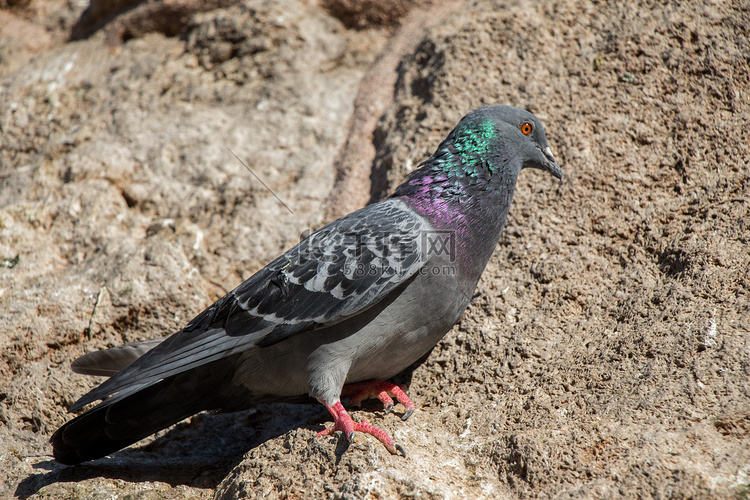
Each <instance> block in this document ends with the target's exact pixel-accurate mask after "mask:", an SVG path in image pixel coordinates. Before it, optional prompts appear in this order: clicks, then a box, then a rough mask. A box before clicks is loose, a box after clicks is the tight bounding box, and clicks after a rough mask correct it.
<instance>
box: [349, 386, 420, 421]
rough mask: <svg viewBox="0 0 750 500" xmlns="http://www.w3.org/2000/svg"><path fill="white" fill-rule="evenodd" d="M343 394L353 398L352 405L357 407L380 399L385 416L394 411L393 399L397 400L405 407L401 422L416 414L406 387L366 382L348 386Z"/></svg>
mask: <svg viewBox="0 0 750 500" xmlns="http://www.w3.org/2000/svg"><path fill="white" fill-rule="evenodd" d="M341 392H342V395H344V396H351V400H350V403H351V404H352V405H355V406H356V405H359V404H360V403H361V402H362V401H364V400H365V399H368V398H378V399H379V400H380V401H382V402H383V407H384V408H385V414H388V413H390V412H391V411H393V405H394V401H393V398H396V400H397V401H398V402H399V403H401V405H402V406H403V407H404V415H403V416H402V417H401V420H406V419H407V418H409V417H410V416H411V415H412V414H413V413H414V408H415V407H414V403H413V402H412V400H411V399H409V396H407V395H406V387H405V386H403V385H400V386H399V385H396V384H391V383H390V382H383V381H382V380H365V381H364V382H354V383H351V384H346V385H345V386H344V388H343V389H342V391H341ZM391 396H392V397H393V398H392V397H391Z"/></svg>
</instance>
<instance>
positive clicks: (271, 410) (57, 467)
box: [15, 404, 327, 498]
mask: <svg viewBox="0 0 750 500" xmlns="http://www.w3.org/2000/svg"><path fill="white" fill-rule="evenodd" d="M325 415H327V413H326V412H325V410H324V409H323V407H322V406H320V405H317V404H315V405H310V404H263V405H257V406H256V407H255V408H253V409H251V410H249V411H242V412H235V413H227V414H199V415H196V416H194V417H193V418H191V419H189V420H187V421H185V422H182V423H180V424H178V425H176V426H175V427H173V428H171V429H169V430H168V431H166V432H163V433H160V435H159V437H157V438H156V439H155V440H154V441H152V442H150V443H148V444H146V445H144V446H141V447H130V448H125V449H123V450H120V451H118V452H116V453H113V454H112V455H111V456H109V457H105V458H100V459H98V460H92V461H90V462H85V463H82V464H78V465H74V466H66V465H62V464H59V463H57V462H55V461H54V460H45V461H41V462H38V463H36V464H34V468H35V469H37V470H44V471H48V472H40V473H39V474H32V475H30V476H29V477H27V478H26V479H24V480H23V481H22V482H21V483H20V484H19V485H18V487H17V488H16V491H15V496H16V497H17V498H26V497H29V496H31V495H33V494H35V493H37V492H38V491H39V490H41V489H42V488H44V487H45V486H48V485H51V484H54V483H65V482H80V481H85V480H88V479H94V478H108V479H120V480H123V481H128V482H146V481H158V482H163V483H167V484H170V485H172V486H177V485H186V486H191V487H195V488H215V487H216V486H217V485H218V484H219V483H220V482H221V481H222V480H223V479H224V478H225V477H226V476H227V475H228V474H229V472H231V470H232V469H233V468H234V467H235V466H236V465H237V464H238V463H239V462H241V461H242V458H243V456H244V455H245V454H246V453H247V452H248V451H250V450H252V449H253V448H255V447H257V446H259V445H261V444H263V443H264V442H266V441H268V440H270V439H273V438H275V437H277V436H280V435H282V434H284V433H286V432H288V431H290V430H292V429H295V428H298V427H306V428H310V429H316V428H318V427H320V425H319V424H320V423H322V422H323V419H322V418H321V417H323V418H324V417H325ZM318 430H320V429H318Z"/></svg>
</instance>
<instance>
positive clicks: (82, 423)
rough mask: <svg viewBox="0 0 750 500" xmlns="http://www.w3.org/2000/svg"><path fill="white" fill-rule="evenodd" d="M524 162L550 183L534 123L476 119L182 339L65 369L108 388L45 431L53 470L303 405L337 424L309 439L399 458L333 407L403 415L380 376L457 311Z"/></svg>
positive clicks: (513, 116)
mask: <svg viewBox="0 0 750 500" xmlns="http://www.w3.org/2000/svg"><path fill="white" fill-rule="evenodd" d="M527 167H531V168H535V169H540V170H546V171H547V172H549V173H551V174H552V175H553V176H555V177H557V178H558V179H562V171H561V169H560V167H559V165H558V164H557V162H556V161H555V158H554V157H553V155H552V152H551V151H550V148H549V146H548V145H547V140H546V137H545V134H544V128H543V127H542V123H541V122H540V121H539V120H538V119H537V118H536V117H535V116H534V115H533V114H531V113H530V112H528V111H525V110H522V109H519V108H515V107H512V106H507V105H495V106H485V107H481V108H478V109H475V110H473V111H472V112H470V113H469V114H467V115H466V116H465V117H463V118H462V119H461V120H460V122H459V123H458V124H457V125H456V127H455V128H454V129H453V130H452V131H451V132H450V133H449V134H448V136H447V137H446V138H445V140H443V141H442V142H441V143H440V145H439V146H438V148H437V150H436V151H435V153H434V154H433V155H432V156H431V157H430V158H429V159H427V160H426V161H424V162H423V163H421V164H420V165H419V167H418V168H417V169H415V170H414V171H413V172H411V174H410V175H409V176H408V177H407V179H406V180H405V181H404V182H403V184H401V185H400V186H398V187H397V188H396V190H395V191H394V192H393V194H392V195H390V196H389V197H387V198H385V199H383V200H382V201H379V202H377V203H373V204H370V205H368V206H366V207H364V208H361V209H359V210H357V211H354V212H352V213H350V214H348V215H346V216H344V217H342V218H340V219H338V220H336V221H334V222H331V223H329V224H328V225H326V226H324V227H322V228H321V229H319V230H318V231H316V232H314V233H312V234H311V235H309V236H308V237H307V238H306V239H304V240H302V241H301V242H300V243H299V244H298V245H297V246H295V247H294V248H292V249H290V250H288V251H287V252H286V253H284V254H282V255H281V256H279V257H278V258H276V259H275V260H274V261H272V262H271V263H270V264H268V265H267V266H266V267H264V268H263V269H261V270H260V271H258V272H257V273H256V274H254V275H253V276H251V277H250V278H248V279H247V280H246V281H244V282H243V283H242V284H240V285H239V286H238V287H237V288H235V289H234V290H232V291H231V292H229V293H228V294H227V295H226V296H224V297H222V298H221V299H219V300H218V301H216V302H215V303H214V304H212V305H211V306H209V307H208V308H207V309H206V310H204V311H203V312H201V313H200V314H198V316H196V317H195V318H194V319H193V320H191V321H190V322H189V323H188V324H187V325H186V326H185V327H184V328H183V329H182V330H180V331H178V332H177V333H174V334H172V335H171V336H168V337H166V338H163V339H155V340H148V341H145V342H139V343H132V344H126V345H124V346H120V347H114V348H111V349H107V350H104V351H96V352H91V353H88V354H85V355H83V356H82V357H80V358H78V359H77V360H76V361H74V362H73V365H72V369H73V370H74V371H76V372H78V373H84V374H92V375H106V376H109V378H108V379H107V380H105V381H104V382H103V383H102V384H100V385H99V386H98V387H96V388H94V389H93V390H91V391H90V392H89V393H87V394H85V395H84V396H83V397H81V398H80V399H79V400H78V401H76V402H75V403H74V404H73V405H72V406H71V407H70V410H69V411H70V412H75V411H77V410H80V409H82V408H83V407H84V406H87V405H89V404H91V403H95V402H97V401H99V400H101V402H99V403H98V404H97V405H95V406H93V407H92V408H90V409H88V410H87V411H86V412H84V413H82V414H81V415H79V416H77V417H75V418H74V419H73V420H71V421H69V422H67V423H65V424H64V425H62V426H61V427H60V428H59V429H58V430H57V431H55V433H54V434H53V435H52V437H51V438H50V441H51V443H52V446H53V451H54V458H55V460H57V461H58V462H60V463H63V464H68V465H72V464H77V463H81V462H85V461H89V460H94V459H97V458H100V457H104V456H107V455H110V454H112V453H114V452H115V451H117V450H120V449H122V448H124V447H126V446H129V445H131V444H133V443H136V442H137V441H140V440H141V439H143V438H145V437H147V436H149V435H151V434H153V433H155V432H157V431H159V430H161V429H164V428H166V427H169V426H170V425H172V424H175V423H177V422H179V421H181V420H183V419H185V418H188V417H190V416H192V415H194V414H196V413H199V412H201V411H221V412H229V411H237V410H242V409H248V408H251V407H252V406H253V405H256V404H258V403H264V402H277V401H278V402H299V401H305V400H307V401H309V400H310V398H313V399H315V400H317V401H319V402H320V403H321V404H323V405H324V406H325V407H326V408H327V409H328V411H329V412H330V413H331V415H332V416H333V425H332V426H330V427H328V428H326V429H325V430H323V431H320V432H319V433H318V435H320V436H327V435H332V434H334V433H335V432H339V431H340V432H343V434H344V435H345V437H346V438H347V439H348V440H350V441H351V440H352V438H353V435H354V433H355V432H360V433H364V434H369V435H371V436H373V437H374V438H375V439H377V440H378V441H380V442H381V443H382V444H383V445H384V446H385V448H386V449H387V450H388V451H389V452H390V453H392V454H401V455H404V456H406V453H405V450H404V448H403V447H402V446H400V445H399V444H397V443H395V442H394V440H393V439H392V438H391V437H390V436H389V435H388V434H387V433H386V432H384V431H383V430H381V429H378V428H376V427H374V426H372V425H370V424H369V423H368V422H366V421H364V422H354V420H353V419H352V418H351V416H350V415H349V413H348V412H347V411H346V409H345V408H344V406H343V405H342V403H341V398H342V397H347V396H348V397H351V403H353V404H358V403H359V402H361V401H362V400H363V399H366V398H378V399H380V400H381V401H382V402H383V404H384V406H385V410H386V412H389V411H390V410H391V409H392V408H393V405H394V404H396V402H397V403H400V404H401V405H402V406H403V407H404V413H403V416H402V419H403V420H406V419H407V418H408V417H409V416H410V415H411V414H412V413H413V411H414V409H415V405H414V403H413V402H412V401H411V400H410V399H409V397H408V396H407V394H406V393H405V387H403V386H398V385H395V384H393V383H390V382H386V380H388V379H390V378H392V377H394V376H396V375H397V374H399V373H400V372H402V371H403V370H405V369H406V368H407V367H409V366H410V365H412V364H413V363H414V362H415V361H417V360H419V359H420V358H422V357H423V356H424V355H426V354H427V353H428V352H429V351H430V350H431V349H432V348H433V347H434V346H435V345H436V344H437V343H438V341H440V339H441V338H443V336H444V335H445V334H446V333H447V332H448V331H449V330H450V329H451V328H452V327H453V326H454V325H455V324H456V323H457V322H458V321H459V319H460V318H461V316H462V315H463V312H464V310H465V309H466V308H467V306H468V304H469V302H470V300H471V298H472V296H473V293H474V289H475V287H476V285H477V282H478V281H479V278H480V276H481V275H482V272H483V271H484V268H485V267H486V265H487V262H488V261H489V259H490V257H491V256H492V253H493V251H494V249H495V247H496V246H497V244H498V242H499V240H500V236H501V233H502V230H503V227H504V226H505V221H506V217H507V215H508V210H509V207H510V204H511V200H512V198H513V192H514V191H515V186H516V180H517V178H518V175H519V173H520V171H521V170H522V169H524V168H527ZM394 398H395V401H394Z"/></svg>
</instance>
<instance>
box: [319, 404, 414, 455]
mask: <svg viewBox="0 0 750 500" xmlns="http://www.w3.org/2000/svg"><path fill="white" fill-rule="evenodd" d="M321 403H323V401H321ZM323 405H324V406H325V407H326V408H328V411H329V412H331V415H333V426H332V427H328V428H327V429H325V430H322V431H320V432H319V433H318V434H317V435H318V436H330V435H331V434H333V433H334V432H336V431H341V432H343V433H344V435H345V436H346V438H347V439H348V440H349V441H351V440H352V438H353V437H354V432H355V431H356V432H364V433H365V434H369V435H371V436H374V437H375V438H376V439H377V440H378V441H380V442H381V443H383V445H384V446H385V449H386V450H388V451H390V452H391V453H392V454H393V455H396V454H398V452H401V454H402V455H403V456H406V452H405V451H404V448H403V447H402V446H401V445H400V444H396V443H394V442H393V439H391V437H390V436H389V435H388V434H386V433H385V431H382V430H380V429H378V428H377V427H373V426H372V425H370V424H369V423H368V422H367V421H366V420H365V421H364V422H362V423H358V422H355V421H353V420H352V417H350V416H349V414H348V413H347V412H346V410H345V409H344V406H343V405H342V404H341V402H338V401H337V402H336V403H334V405H333V406H329V405H327V404H325V403H323Z"/></svg>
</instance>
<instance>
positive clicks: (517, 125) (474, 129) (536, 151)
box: [438, 105, 562, 179]
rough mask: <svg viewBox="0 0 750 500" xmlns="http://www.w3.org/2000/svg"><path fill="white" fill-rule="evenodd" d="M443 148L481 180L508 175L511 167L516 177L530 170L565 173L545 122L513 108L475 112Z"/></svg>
mask: <svg viewBox="0 0 750 500" xmlns="http://www.w3.org/2000/svg"><path fill="white" fill-rule="evenodd" d="M441 146H444V147H445V150H447V151H449V154H450V156H452V157H453V162H454V163H455V164H456V165H458V164H460V165H461V168H462V169H463V170H464V171H468V172H467V173H470V171H471V170H472V169H473V170H475V172H474V174H475V175H477V176H479V177H483V176H484V175H483V174H486V173H490V174H492V173H494V171H498V170H502V171H505V172H507V169H508V168H510V169H512V170H516V172H514V173H516V174H517V173H518V171H520V170H521V169H523V168H526V167H530V168H537V169H540V170H546V171H548V172H550V173H551V174H552V175H554V176H555V177H557V178H558V179H562V170H560V166H559V165H558V164H557V162H556V161H555V158H554V156H552V151H550V148H549V146H548V145H547V138H546V137H545V135H544V127H543V126H542V122H540V121H539V119H538V118H537V117H536V116H534V115H533V114H531V113H529V112H528V111H526V110H523V109H520V108H514V107H513V106H505V105H497V106H485V107H482V108H479V109H476V110H474V111H472V112H471V113H469V114H468V115H466V116H465V117H464V118H463V119H462V120H461V121H460V122H459V123H458V125H456V128H454V129H453V131H452V132H451V133H450V135H449V136H448V138H447V139H446V140H445V142H444V143H443V145H441ZM438 151H440V150H438ZM455 160H459V162H456V161H455ZM484 170H489V172H484Z"/></svg>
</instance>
